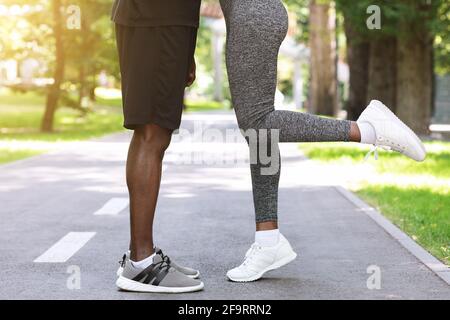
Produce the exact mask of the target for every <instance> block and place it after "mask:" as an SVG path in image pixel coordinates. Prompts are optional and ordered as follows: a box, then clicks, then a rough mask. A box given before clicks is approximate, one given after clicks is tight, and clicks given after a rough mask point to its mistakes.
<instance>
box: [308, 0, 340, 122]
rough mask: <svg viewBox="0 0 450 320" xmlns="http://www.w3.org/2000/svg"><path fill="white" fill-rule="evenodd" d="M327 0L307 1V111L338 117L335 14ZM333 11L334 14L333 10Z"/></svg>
mask: <svg viewBox="0 0 450 320" xmlns="http://www.w3.org/2000/svg"><path fill="white" fill-rule="evenodd" d="M330 12H331V10H330V4H329V1H320V4H319V3H318V1H316V0H312V1H311V2H310V18H309V27H310V43H309V44H310V49H311V85H310V90H311V91H310V103H309V112H311V113H317V114H322V115H329V116H335V115H336V114H337V79H336V38H335V24H336V22H335V14H334V13H333V14H330ZM333 12H334V11H333Z"/></svg>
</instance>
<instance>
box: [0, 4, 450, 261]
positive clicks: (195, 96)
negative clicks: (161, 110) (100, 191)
mask: <svg viewBox="0 0 450 320" xmlns="http://www.w3.org/2000/svg"><path fill="white" fill-rule="evenodd" d="M112 2H113V1H112V0H1V1H0V163H7V162H11V161H15V160H18V159H22V158H26V157H29V156H32V155H36V154H39V153H43V152H47V151H49V150H52V149H53V148H55V147H57V146H59V145H60V144H64V143H65V142H67V141H74V140H83V139H88V138H91V137H96V136H101V135H104V134H107V133H111V132H116V131H120V130H123V129H122V114H121V112H122V110H121V94H120V77H119V69H118V62H117V53H116V46H115V37H114V26H113V24H112V23H111V21H110V10H111V6H112ZM284 3H285V4H286V7H287V8H288V11H289V16H290V27H289V32H288V37H287V38H286V40H285V42H284V43H283V45H282V48H281V50H280V59H279V85H278V91H277V96H276V106H277V108H280V109H290V110H298V111H304V112H310V113H315V114H319V115H323V116H333V117H339V118H347V119H352V120H355V119H356V118H357V117H358V116H359V114H360V113H361V112H362V110H363V109H364V107H365V106H366V105H367V103H368V102H369V101H370V100H371V99H375V98H376V99H379V100H382V101H383V102H384V103H385V104H386V105H388V106H389V107H390V108H391V109H392V110H393V111H394V112H395V113H396V114H397V115H398V116H399V117H400V118H401V119H403V120H404V121H405V122H406V123H407V124H408V125H409V126H410V127H411V128H413V130H415V131H416V132H417V133H418V134H420V135H421V136H422V137H423V138H424V139H425V140H426V141H427V142H426V147H427V149H428V151H429V157H428V159H427V160H426V162H425V163H423V164H416V163H412V162H411V161H408V160H407V159H404V158H403V157H400V156H398V155H395V154H391V153H389V154H388V153H383V155H382V156H381V157H382V158H383V159H382V161H379V162H378V163H376V164H374V163H370V164H369V166H370V167H368V164H366V163H362V159H363V157H364V151H365V150H363V151H361V150H360V149H361V147H359V146H355V145H346V144H333V145H332V148H330V146H331V145H330V144H315V145H311V144H301V145H300V146H299V148H300V150H301V152H303V153H304V154H306V155H307V156H308V157H309V158H311V159H313V160H315V161H318V162H321V163H322V164H323V165H324V166H329V167H330V168H335V169H336V172H339V177H341V178H342V179H343V180H345V183H346V184H347V185H348V187H349V188H351V189H352V190H353V191H355V192H357V193H358V194H359V195H360V196H362V197H363V198H364V199H365V200H367V201H369V202H370V203H372V204H374V205H376V206H379V207H380V208H381V209H382V211H383V213H384V214H385V215H386V216H388V217H389V218H390V219H391V220H393V221H394V222H395V223H396V224H397V225H399V226H400V227H401V228H402V229H403V230H406V231H407V232H408V233H409V234H410V235H412V237H413V238H414V239H415V240H416V241H418V242H419V243H421V244H422V245H424V246H425V247H426V248H427V249H429V250H430V251H431V252H432V253H433V254H435V255H436V256H437V257H439V258H440V259H442V260H443V261H445V262H446V263H447V264H448V263H449V261H450V258H449V257H450V222H449V221H450V196H449V190H450V144H449V142H448V138H449V137H450V24H449V18H450V2H449V1H447V0H396V1H392V0H384V1H372V0H370V1H369V0H358V1H352V0H336V1H330V0H322V1H320V0H285V1H284ZM201 14H202V17H201V27H200V30H199V37H198V46H197V51H196V59H197V65H198V69H197V72H198V74H197V82H196V83H195V85H194V86H192V87H191V88H189V90H188V91H187V93H186V112H188V113H189V112H221V113H223V112H230V110H231V108H232V106H231V103H230V94H229V90H228V83H227V76H226V72H225V63H224V44H225V25H224V20H223V16H222V12H221V10H220V6H219V5H218V1H206V0H204V1H203V5H202V10H201ZM362 148H364V147H362ZM358 170H364V174H362V175H358V176H359V177H363V178H358V177H355V176H356V175H355V174H354V173H355V172H358Z"/></svg>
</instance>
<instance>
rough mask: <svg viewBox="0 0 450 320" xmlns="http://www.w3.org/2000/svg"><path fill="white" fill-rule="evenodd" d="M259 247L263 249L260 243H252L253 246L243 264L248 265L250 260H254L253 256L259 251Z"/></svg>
mask: <svg viewBox="0 0 450 320" xmlns="http://www.w3.org/2000/svg"><path fill="white" fill-rule="evenodd" d="M259 249H261V247H260V246H259V245H257V244H256V243H254V244H252V246H251V247H250V251H249V253H248V254H247V255H246V256H245V260H244V262H243V263H242V265H243V266H248V265H249V264H250V262H251V261H252V260H253V258H254V257H255V256H256V253H257V252H258V251H259Z"/></svg>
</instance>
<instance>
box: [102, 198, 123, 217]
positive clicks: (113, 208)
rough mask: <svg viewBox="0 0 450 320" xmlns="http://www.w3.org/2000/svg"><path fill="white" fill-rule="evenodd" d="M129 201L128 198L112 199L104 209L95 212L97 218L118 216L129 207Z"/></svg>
mask: <svg viewBox="0 0 450 320" xmlns="http://www.w3.org/2000/svg"><path fill="white" fill-rule="evenodd" d="M128 204H129V200H128V198H111V199H109V200H108V202H106V203H105V204H104V205H103V207H101V208H100V209H99V210H97V211H95V212H94V215H96V216H104V215H111V216H113V215H117V214H119V213H120V212H121V211H122V210H124V209H125V208H126V207H128Z"/></svg>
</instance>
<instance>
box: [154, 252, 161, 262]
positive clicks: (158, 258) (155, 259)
mask: <svg viewBox="0 0 450 320" xmlns="http://www.w3.org/2000/svg"><path fill="white" fill-rule="evenodd" d="M161 261H162V257H161V255H159V254H155V256H154V257H153V263H159V262H161Z"/></svg>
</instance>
